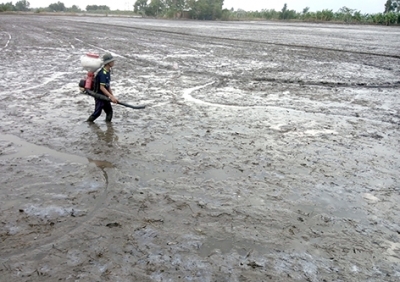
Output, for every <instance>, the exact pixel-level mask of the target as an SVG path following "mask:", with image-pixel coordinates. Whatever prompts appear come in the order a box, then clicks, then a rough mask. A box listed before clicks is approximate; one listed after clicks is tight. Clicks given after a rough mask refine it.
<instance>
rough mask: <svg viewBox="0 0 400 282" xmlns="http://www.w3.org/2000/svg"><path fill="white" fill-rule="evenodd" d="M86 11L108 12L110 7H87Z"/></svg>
mask: <svg viewBox="0 0 400 282" xmlns="http://www.w3.org/2000/svg"><path fill="white" fill-rule="evenodd" d="M86 11H88V12H89V11H110V7H108V6H106V5H100V6H99V5H87V6H86Z"/></svg>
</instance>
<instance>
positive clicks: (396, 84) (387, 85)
mask: <svg viewBox="0 0 400 282" xmlns="http://www.w3.org/2000/svg"><path fill="white" fill-rule="evenodd" d="M83 22H85V21H83ZM85 23H86V24H91V25H94V24H93V23H90V22H89V23H88V22H85ZM109 26H115V27H117V28H121V27H122V28H126V29H128V30H131V29H135V30H142V31H154V32H160V33H167V34H176V35H184V36H187V37H195V38H196V39H197V40H198V39H199V38H198V37H201V38H211V39H217V40H228V41H235V42H237V41H240V42H243V43H257V44H268V45H277V46H285V47H296V48H303V49H320V50H323V51H333V52H344V53H350V54H360V55H369V56H380V57H389V58H396V59H400V55H399V56H397V55H387V54H379V53H369V52H358V51H351V50H341V49H334V48H325V47H316V46H307V45H294V44H281V43H271V42H265V41H259V40H247V39H234V38H227V37H216V36H207V35H193V34H190V33H185V32H176V31H166V30H161V29H149V28H143V27H131V26H126V25H118V24H109ZM95 27H97V26H95ZM75 39H76V40H78V41H80V42H81V43H83V44H86V45H87V46H90V47H93V48H96V49H98V50H103V51H105V52H109V50H106V49H103V48H101V47H99V46H96V45H93V44H90V43H88V42H85V41H83V40H81V39H79V38H75ZM208 44H216V45H221V43H213V42H208ZM229 46H234V45H233V44H229ZM114 53H115V52H114ZM117 55H118V54H117ZM119 56H120V57H122V58H125V59H127V58H128V59H130V61H132V60H136V61H141V62H145V63H146V64H152V65H157V66H159V67H161V68H170V66H165V65H163V64H160V63H159V62H157V61H152V60H147V59H143V58H137V57H134V58H129V56H128V57H124V56H122V55H119ZM379 68H380V67H379ZM190 72H191V71H186V72H185V73H186V74H188V73H190ZM195 73H196V74H199V73H200V74H205V75H211V76H214V77H215V76H216V74H215V73H213V72H207V71H196V72H195ZM220 77H221V78H239V77H238V76H237V75H233V76H229V77H228V76H223V75H220ZM253 80H254V81H258V82H275V83H281V84H299V85H306V86H321V87H326V88H331V87H340V88H357V89H360V88H366V89H379V88H384V89H391V88H400V80H399V81H397V82H394V83H390V82H383V83H381V84H367V83H365V82H361V83H344V82H329V81H323V80H321V81H304V80H287V79H276V78H270V77H255V78H253Z"/></svg>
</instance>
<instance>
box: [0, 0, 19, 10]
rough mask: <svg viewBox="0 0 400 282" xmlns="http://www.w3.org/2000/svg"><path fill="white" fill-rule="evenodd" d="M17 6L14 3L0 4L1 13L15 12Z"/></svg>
mask: <svg viewBox="0 0 400 282" xmlns="http://www.w3.org/2000/svg"><path fill="white" fill-rule="evenodd" d="M14 10H15V6H14V5H13V3H12V2H8V3H2V4H0V12H7V11H14Z"/></svg>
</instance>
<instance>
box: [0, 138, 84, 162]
mask: <svg viewBox="0 0 400 282" xmlns="http://www.w3.org/2000/svg"><path fill="white" fill-rule="evenodd" d="M0 140H4V141H8V142H12V143H13V144H14V145H16V147H17V148H16V149H17V152H15V153H10V154H7V155H2V156H1V155H0V160H1V159H8V158H18V157H27V156H39V155H49V156H51V157H54V158H57V159H59V160H63V161H67V162H71V163H79V164H88V163H89V161H88V159H87V158H83V157H81V156H77V155H71V154H66V153H60V152H57V151H55V150H52V149H49V148H46V147H44V146H38V145H35V144H32V143H29V142H26V141H24V140H22V139H21V138H19V137H16V136H14V135H8V134H1V133H0Z"/></svg>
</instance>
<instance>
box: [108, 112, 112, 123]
mask: <svg viewBox="0 0 400 282" xmlns="http://www.w3.org/2000/svg"><path fill="white" fill-rule="evenodd" d="M112 117H113V113H112V112H111V113H107V114H106V122H111V120H112Z"/></svg>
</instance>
